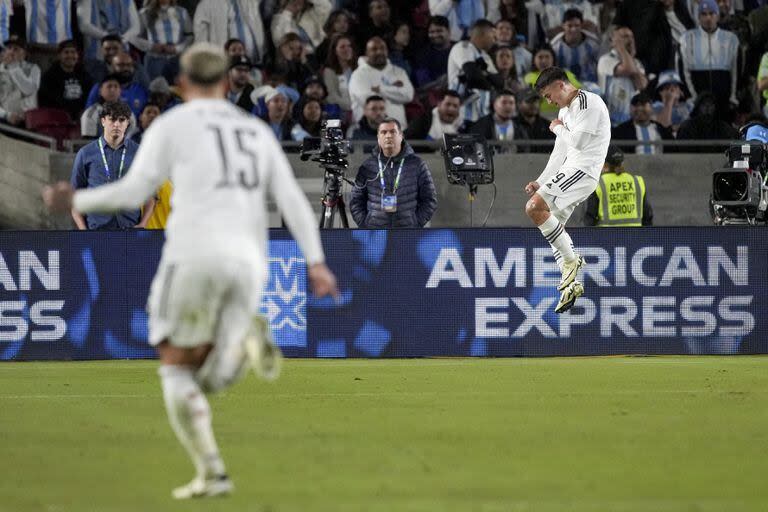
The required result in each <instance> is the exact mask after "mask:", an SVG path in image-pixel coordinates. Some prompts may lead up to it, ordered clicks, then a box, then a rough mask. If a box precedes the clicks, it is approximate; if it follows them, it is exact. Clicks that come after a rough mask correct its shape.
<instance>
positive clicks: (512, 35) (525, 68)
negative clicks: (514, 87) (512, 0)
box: [496, 18, 533, 77]
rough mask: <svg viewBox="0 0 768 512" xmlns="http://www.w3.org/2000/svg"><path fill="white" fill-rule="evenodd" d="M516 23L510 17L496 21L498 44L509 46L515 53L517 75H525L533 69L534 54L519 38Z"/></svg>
mask: <svg viewBox="0 0 768 512" xmlns="http://www.w3.org/2000/svg"><path fill="white" fill-rule="evenodd" d="M516 34H517V30H516V28H515V25H514V24H513V23H512V22H511V21H510V20H508V19H504V18H502V19H500V20H499V21H497V22H496V44H497V45H499V46H509V47H510V48H512V51H513V52H514V54H515V70H516V71H517V76H519V77H523V76H525V74H526V73H528V72H529V71H530V70H531V65H532V64H533V55H531V52H530V51H528V48H526V47H525V46H524V45H522V44H521V43H520V41H519V40H518V38H517V35H516Z"/></svg>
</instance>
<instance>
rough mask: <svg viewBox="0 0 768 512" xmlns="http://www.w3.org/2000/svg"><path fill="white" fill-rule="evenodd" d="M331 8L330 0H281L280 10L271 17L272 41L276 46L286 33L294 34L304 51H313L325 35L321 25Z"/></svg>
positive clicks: (308, 52) (309, 52)
mask: <svg viewBox="0 0 768 512" xmlns="http://www.w3.org/2000/svg"><path fill="white" fill-rule="evenodd" d="M331 9H333V4H332V3H331V1H330V0H312V1H311V2H309V1H308V0H281V2H280V10H279V11H278V12H277V14H275V16H274V17H273V18H272V41H273V42H274V44H275V46H278V44H279V43H280V42H281V41H282V40H283V37H285V36H286V35H287V34H296V35H298V36H299V37H300V38H301V42H302V44H304V49H305V51H306V53H307V54H311V53H314V52H315V48H317V47H318V46H319V45H320V43H322V42H323V39H324V37H325V33H324V32H323V25H324V24H325V21H326V20H327V19H328V15H329V14H330V13H331Z"/></svg>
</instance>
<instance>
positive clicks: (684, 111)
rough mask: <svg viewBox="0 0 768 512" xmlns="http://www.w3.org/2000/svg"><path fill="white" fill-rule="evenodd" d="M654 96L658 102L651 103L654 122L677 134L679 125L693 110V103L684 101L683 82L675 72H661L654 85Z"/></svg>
mask: <svg viewBox="0 0 768 512" xmlns="http://www.w3.org/2000/svg"><path fill="white" fill-rule="evenodd" d="M656 94H657V95H658V96H659V98H660V101H655V102H654V103H653V115H654V118H655V121H656V122H657V123H659V124H660V125H662V126H664V127H666V128H669V129H670V130H671V131H672V133H673V134H676V133H677V129H678V128H679V127H680V123H682V122H683V121H685V120H686V119H688V117H689V116H690V115H691V110H692V109H693V104H692V103H693V102H691V101H686V100H685V93H684V92H683V82H682V81H681V80H680V75H678V74H677V71H675V70H667V71H662V72H661V75H659V81H658V84H657V85H656Z"/></svg>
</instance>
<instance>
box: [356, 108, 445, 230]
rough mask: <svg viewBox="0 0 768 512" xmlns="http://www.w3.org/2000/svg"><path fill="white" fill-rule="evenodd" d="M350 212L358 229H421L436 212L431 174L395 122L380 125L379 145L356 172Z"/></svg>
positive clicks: (394, 120) (388, 121) (383, 122)
mask: <svg viewBox="0 0 768 512" xmlns="http://www.w3.org/2000/svg"><path fill="white" fill-rule="evenodd" d="M349 209H350V211H351V212H352V218H353V219H355V222H356V223H357V225H358V226H359V227H361V228H418V227H423V226H424V225H425V224H426V223H427V222H429V220H430V219H431V218H432V215H433V214H434V213H435V210H436V209H437V194H436V193H435V185H434V183H433V182H432V175H431V174H430V172H429V168H428V167H427V164H426V163H425V162H424V161H423V160H422V159H421V158H419V157H418V156H416V154H415V153H414V152H413V149H411V147H410V146H409V145H408V144H407V143H406V142H404V141H403V131H402V129H401V127H400V123H399V122H398V121H397V120H396V119H392V118H386V119H384V120H383V121H382V122H381V124H379V129H378V145H377V147H376V148H375V149H374V150H373V155H372V156H371V157H369V158H368V159H367V160H365V161H364V162H363V165H361V166H360V169H359V170H358V171H357V178H356V179H355V187H354V189H353V190H352V200H351V201H350V205H349Z"/></svg>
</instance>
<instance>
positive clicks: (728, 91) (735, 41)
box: [680, 0, 739, 115]
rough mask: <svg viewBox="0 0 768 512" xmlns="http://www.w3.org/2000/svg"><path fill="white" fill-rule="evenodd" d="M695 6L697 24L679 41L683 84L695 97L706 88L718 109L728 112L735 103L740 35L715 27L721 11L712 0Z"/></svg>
mask: <svg viewBox="0 0 768 512" xmlns="http://www.w3.org/2000/svg"><path fill="white" fill-rule="evenodd" d="M698 9H699V11H698V12H699V14H698V20H699V26H698V27H697V28H694V29H691V30H689V31H687V32H686V33H685V34H683V37H682V40H681V41H680V60H681V65H682V67H683V71H684V74H685V83H686V84H687V85H688V90H689V91H690V93H691V95H692V96H693V98H694V99H696V97H697V96H698V95H699V94H701V93H703V92H705V91H710V92H711V93H712V94H714V95H715V99H716V100H717V102H718V108H719V110H720V111H721V112H723V114H725V115H727V114H728V112H727V110H728V109H729V107H731V106H734V107H735V106H736V105H737V104H738V101H737V100H736V90H737V89H736V80H737V79H738V74H739V73H738V56H739V38H738V37H736V34H734V33H733V32H729V31H727V30H722V29H720V28H718V26H717V22H718V20H719V12H720V11H719V8H718V6H717V3H716V2H715V0H701V1H700V2H699V7H698Z"/></svg>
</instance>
